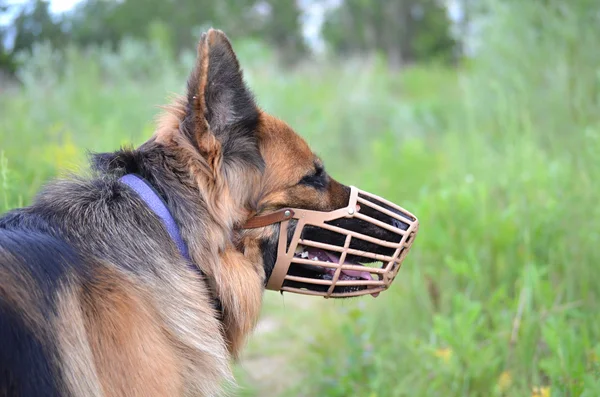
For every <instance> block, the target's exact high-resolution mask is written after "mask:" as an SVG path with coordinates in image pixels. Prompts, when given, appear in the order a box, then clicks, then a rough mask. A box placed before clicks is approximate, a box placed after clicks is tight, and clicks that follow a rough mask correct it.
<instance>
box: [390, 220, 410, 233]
mask: <svg viewBox="0 0 600 397" xmlns="http://www.w3.org/2000/svg"><path fill="white" fill-rule="evenodd" d="M392 226H394V227H395V228H398V229H402V230H407V229H408V224H407V223H404V222H402V221H400V220H398V219H396V218H392Z"/></svg>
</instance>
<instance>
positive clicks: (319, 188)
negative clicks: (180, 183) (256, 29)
mask: <svg viewBox="0 0 600 397" xmlns="http://www.w3.org/2000/svg"><path fill="white" fill-rule="evenodd" d="M174 113H175V115H176V116H177V125H178V129H177V130H178V133H177V134H164V133H162V134H161V132H160V131H161V128H160V127H159V133H158V135H157V138H156V139H157V141H161V140H162V141H166V140H169V139H170V140H177V144H178V145H180V146H186V145H187V146H189V147H190V150H189V152H190V153H196V154H197V155H198V156H197V158H194V157H196V155H191V154H190V159H189V167H190V168H192V169H193V174H195V175H197V181H198V186H199V187H200V190H201V191H202V193H203V195H204V197H205V198H206V199H205V202H206V204H207V205H208V206H209V209H210V210H211V212H212V213H213V218H214V219H218V220H219V222H221V223H222V226H223V228H224V229H225V230H228V231H229V232H230V234H231V235H232V236H233V237H232V239H233V240H234V241H235V245H236V246H237V247H238V249H239V250H241V251H242V252H244V254H245V255H247V256H252V257H253V258H254V261H257V260H259V261H262V262H263V267H264V271H265V275H266V279H265V283H266V282H267V281H268V280H269V277H270V276H271V274H272V272H273V269H274V267H275V265H276V262H277V261H278V251H279V253H281V249H282V245H285V250H287V251H289V250H290V249H292V250H293V251H292V252H291V253H290V252H288V253H289V255H290V256H291V258H295V262H296V263H288V264H287V265H286V267H289V269H286V271H285V273H287V275H288V276H289V277H286V280H282V283H283V285H280V286H281V287H282V288H283V289H286V288H288V289H289V290H292V289H295V290H297V291H299V290H305V291H312V292H315V293H317V294H319V293H324V292H327V291H328V290H329V295H331V294H332V293H333V296H336V295H339V294H340V293H344V292H357V291H360V290H364V289H369V288H368V286H366V285H358V284H359V283H352V282H353V281H361V280H362V281H377V279H378V278H380V279H381V278H383V276H384V275H383V272H380V273H373V274H372V273H370V272H369V271H366V270H369V268H365V270H360V269H357V267H358V266H360V265H367V264H370V263H375V262H378V261H380V260H383V261H384V262H386V264H387V261H389V260H390V259H391V261H390V266H393V267H394V270H395V268H396V267H397V266H398V264H399V260H398V259H399V254H400V253H401V249H399V247H398V246H397V244H399V243H400V242H401V241H402V242H403V243H405V242H407V240H408V238H409V237H408V236H406V238H405V235H406V233H403V231H406V230H407V229H409V228H411V227H412V226H413V225H414V223H415V221H416V220H415V219H414V218H413V217H412V216H411V215H410V214H408V215H407V213H406V212H404V211H401V210H399V207H396V206H394V205H393V204H391V203H388V202H383V201H382V200H380V199H379V198H377V197H376V196H375V198H374V197H373V196H371V195H368V194H366V193H364V192H360V193H357V192H358V191H356V190H352V189H351V188H350V187H348V186H345V185H343V184H341V183H340V182H338V181H336V180H335V179H333V178H332V177H331V176H330V175H329V174H328V173H327V171H326V169H325V166H324V162H323V160H322V159H321V158H319V157H318V156H317V155H316V154H315V153H314V152H313V151H312V150H311V148H310V147H309V146H308V145H307V143H306V142H305V141H304V140H303V139H302V138H301V137H300V136H299V135H298V134H296V133H295V132H294V130H293V129H292V128H291V127H290V126H288V125H287V124H286V123H285V122H283V121H281V120H279V119H277V118H275V117H273V116H271V115H269V114H267V113H266V112H264V111H262V110H261V109H260V108H259V107H257V105H256V104H255V101H254V99H253V96H252V94H251V93H250V91H249V89H248V88H247V87H246V85H245V84H244V81H243V77H242V71H241V69H240V65H239V63H238V60H237V58H236V56H235V53H234V51H233V49H232V46H231V44H230V42H229V41H228V39H227V37H226V36H225V35H224V34H223V33H222V32H220V31H217V30H210V31H209V32H208V33H206V34H204V35H203V36H202V39H201V40H200V43H199V46H198V61H197V65H196V67H195V69H194V70H193V72H192V74H191V76H190V78H189V80H188V92H187V96H186V98H185V99H184V101H183V102H182V103H181V104H180V106H179V107H178V108H176V110H175V112H174ZM163 130H167V129H165V128H163ZM352 192H354V193H352ZM352 194H354V196H355V197H351V196H352ZM352 200H354V201H352ZM357 200H358V202H357ZM359 202H360V203H361V204H359ZM349 205H350V206H351V207H352V208H351V209H350V211H351V212H353V210H354V209H356V212H357V213H360V214H361V215H362V216H361V217H356V216H340V217H337V218H335V219H330V220H328V221H324V222H322V224H320V226H319V224H311V223H310V222H308V223H306V222H305V220H302V219H299V218H298V219H291V220H289V221H286V227H285V228H281V225H280V222H276V223H271V224H266V225H264V226H262V227H253V228H250V229H246V228H244V224H246V222H247V221H248V220H249V219H256V218H255V217H260V216H262V215H265V214H270V213H273V212H275V211H277V210H280V209H282V208H291V209H300V210H312V211H318V212H319V213H330V212H332V211H336V210H340V209H347V208H350V207H349ZM325 225H326V227H323V226H325ZM299 227H302V230H301V233H300V232H299V233H297V236H296V240H295V241H293V240H294V239H293V238H292V237H293V236H294V232H295V230H296V229H297V228H299ZM414 229H415V228H412V229H411V230H410V231H409V232H414V231H416V230H414ZM281 233H284V234H286V235H287V236H286V237H289V238H286V239H280V234H281ZM348 235H352V236H353V237H354V238H348ZM359 235H360V236H367V237H368V238H366V239H364V238H357V236H359ZM284 240H285V241H284ZM280 241H281V242H280ZM382 241H386V242H391V243H390V244H387V245H386V244H381V242H382ZM307 242H312V245H311V246H309V245H307V244H306V243H307ZM394 244H396V245H394ZM317 246H318V247H317ZM335 247H339V248H342V249H343V251H341V250H340V249H336V248H335ZM256 251H259V252H258V254H257V252H256ZM403 255H404V254H403ZM279 256H281V255H279ZM340 256H343V257H344V261H343V263H345V264H347V265H350V268H348V267H344V268H339V270H338V269H337V268H335V267H333V266H332V267H328V266H327V264H330V263H337V262H341V261H340ZM292 261H294V260H292ZM310 261H314V262H315V263H314V264H313V263H309V262H310ZM300 262H301V263H300ZM336 270H337V271H336ZM332 279H335V280H337V281H346V283H345V284H344V283H341V284H339V285H338V286H332V283H331V280H332ZM309 280H313V281H314V280H317V281H318V282H316V283H314V282H308V281H309ZM387 281H389V280H387ZM342 284H343V285H342ZM367 284H368V283H367ZM373 284H375V282H373Z"/></svg>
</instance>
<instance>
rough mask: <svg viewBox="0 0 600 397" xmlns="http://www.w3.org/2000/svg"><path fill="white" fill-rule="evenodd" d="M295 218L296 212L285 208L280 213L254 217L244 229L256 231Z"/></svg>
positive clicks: (243, 226) (247, 222)
mask: <svg viewBox="0 0 600 397" xmlns="http://www.w3.org/2000/svg"><path fill="white" fill-rule="evenodd" d="M293 216H294V210H293V209H291V208H283V209H280V210H279V211H275V212H271V213H270V214H266V215H261V216H254V217H252V218H250V219H248V220H247V221H246V223H244V224H243V225H242V229H256V228H259V227H264V226H268V225H272V224H274V223H279V222H283V221H287V220H289V219H292V217H293Z"/></svg>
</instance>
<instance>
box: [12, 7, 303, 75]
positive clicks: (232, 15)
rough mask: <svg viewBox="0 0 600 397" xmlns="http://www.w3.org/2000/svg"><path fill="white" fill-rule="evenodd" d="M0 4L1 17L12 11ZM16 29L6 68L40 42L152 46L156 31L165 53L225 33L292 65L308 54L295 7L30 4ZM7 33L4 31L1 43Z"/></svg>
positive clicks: (18, 18)
mask: <svg viewBox="0 0 600 397" xmlns="http://www.w3.org/2000/svg"><path fill="white" fill-rule="evenodd" d="M5 3H6V0H0V11H1V10H2V9H3V8H7V7H8V6H7V5H6V4H5ZM19 7H21V8H20V10H19V12H18V13H17V16H16V18H15V19H14V20H13V24H12V26H11V27H10V29H11V30H12V32H14V35H15V36H14V37H15V39H14V45H13V46H12V48H11V49H10V50H9V49H7V48H5V47H4V41H5V40H3V43H2V44H0V45H1V47H0V67H2V68H9V66H10V65H11V62H12V60H13V59H14V54H15V53H16V52H18V51H21V50H27V49H30V48H31V46H32V45H33V43H34V42H36V41H49V42H50V43H51V44H52V45H53V47H55V48H59V49H60V48H62V47H64V46H65V45H66V44H67V43H68V42H71V43H73V44H75V45H78V46H88V45H95V44H109V45H110V46H112V47H113V48H116V46H117V45H119V43H120V42H121V41H122V39H123V38H125V37H132V38H137V39H141V40H146V39H148V38H149V36H154V35H155V33H156V27H157V26H161V29H163V30H164V32H163V33H165V34H162V33H161V38H164V39H165V40H167V41H168V42H165V43H163V44H165V48H169V49H173V50H174V51H175V52H178V51H180V50H182V49H184V48H185V49H190V48H193V47H194V45H195V44H196V42H197V40H198V34H199V32H200V30H201V29H206V28H207V27H209V26H213V27H215V28H219V29H222V30H224V31H225V32H226V33H227V34H228V35H229V36H230V37H232V38H233V39H235V38H242V37H243V38H247V37H254V38H258V39H262V40H265V41H266V42H268V43H270V44H271V45H273V46H275V47H276V48H277V49H278V50H279V52H280V54H282V58H283V59H284V60H286V61H293V60H296V59H297V57H298V56H299V55H300V54H302V53H304V52H305V51H306V46H305V44H304V41H303V37H302V30H301V21H300V18H301V9H300V8H299V6H298V4H297V3H296V2H295V1H277V0H220V1H214V0H84V1H82V2H81V3H79V4H78V5H77V6H76V7H75V9H74V10H73V11H71V12H68V13H66V14H63V15H61V16H60V17H58V16H55V15H52V14H51V13H50V11H49V7H48V2H47V1H45V0H29V1H27V2H25V3H24V4H23V5H20V6H19ZM6 34H7V32H6V31H5V30H4V29H3V30H0V38H2V39H4V38H5V37H6Z"/></svg>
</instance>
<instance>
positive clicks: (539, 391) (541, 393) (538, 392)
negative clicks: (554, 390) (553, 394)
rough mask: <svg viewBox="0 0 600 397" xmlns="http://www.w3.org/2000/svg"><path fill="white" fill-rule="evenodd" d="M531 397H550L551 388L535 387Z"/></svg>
mask: <svg viewBox="0 0 600 397" xmlns="http://www.w3.org/2000/svg"><path fill="white" fill-rule="evenodd" d="M531 397H550V388H549V387H548V386H539V387H534V388H533V390H532V391H531Z"/></svg>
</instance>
